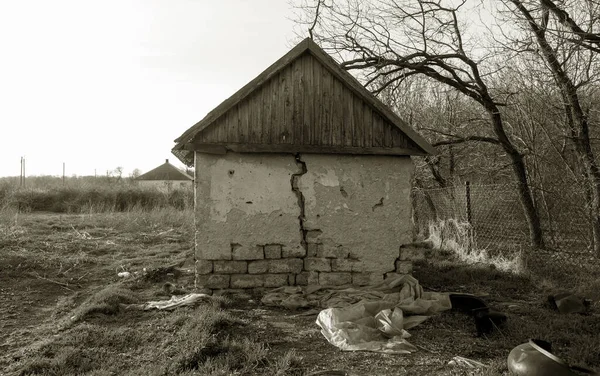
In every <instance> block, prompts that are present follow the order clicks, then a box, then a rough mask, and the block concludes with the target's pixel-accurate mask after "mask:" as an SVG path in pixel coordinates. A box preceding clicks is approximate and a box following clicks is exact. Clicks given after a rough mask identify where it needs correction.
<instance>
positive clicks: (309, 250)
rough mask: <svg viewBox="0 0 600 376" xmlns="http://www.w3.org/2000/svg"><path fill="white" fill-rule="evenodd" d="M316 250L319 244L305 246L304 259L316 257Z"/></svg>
mask: <svg viewBox="0 0 600 376" xmlns="http://www.w3.org/2000/svg"><path fill="white" fill-rule="evenodd" d="M318 248H319V244H316V243H308V244H306V257H317V250H318Z"/></svg>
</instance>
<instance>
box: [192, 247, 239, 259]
mask: <svg viewBox="0 0 600 376" xmlns="http://www.w3.org/2000/svg"><path fill="white" fill-rule="evenodd" d="M196 249H198V253H197V257H198V258H199V259H203V260H231V247H227V246H220V245H217V244H207V245H202V246H200V245H198V244H197V245H196Z"/></svg>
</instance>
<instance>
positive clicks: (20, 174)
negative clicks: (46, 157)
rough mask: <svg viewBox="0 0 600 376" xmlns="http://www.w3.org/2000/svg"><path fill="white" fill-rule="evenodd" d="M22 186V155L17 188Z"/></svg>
mask: <svg viewBox="0 0 600 376" xmlns="http://www.w3.org/2000/svg"><path fill="white" fill-rule="evenodd" d="M21 187H23V157H21V166H20V171H19V188H21Z"/></svg>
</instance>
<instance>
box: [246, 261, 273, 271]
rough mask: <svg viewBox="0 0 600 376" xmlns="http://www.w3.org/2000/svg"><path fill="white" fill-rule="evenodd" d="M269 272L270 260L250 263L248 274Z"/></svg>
mask: <svg viewBox="0 0 600 376" xmlns="http://www.w3.org/2000/svg"><path fill="white" fill-rule="evenodd" d="M268 271H269V261H268V260H257V261H249V262H248V273H250V274H264V273H266V272H268Z"/></svg>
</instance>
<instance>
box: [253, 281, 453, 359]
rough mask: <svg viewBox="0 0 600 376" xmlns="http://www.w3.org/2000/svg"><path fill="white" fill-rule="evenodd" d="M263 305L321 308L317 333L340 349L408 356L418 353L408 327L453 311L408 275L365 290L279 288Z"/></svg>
mask: <svg viewBox="0 0 600 376" xmlns="http://www.w3.org/2000/svg"><path fill="white" fill-rule="evenodd" d="M262 302H263V303H264V304H266V305H276V306H283V307H287V308H291V309H295V308H300V307H318V308H325V309H324V310H322V311H321V312H320V313H319V315H318V317H317V321H316V322H317V325H319V327H321V333H322V334H323V336H325V338H326V339H327V340H328V341H329V343H331V344H332V345H334V346H336V347H338V348H340V349H341V350H344V351H375V352H384V353H391V354H406V353H410V352H413V351H415V350H416V347H414V346H413V345H411V344H410V343H409V342H408V341H407V340H406V338H408V337H410V334H409V333H408V332H407V331H406V329H410V328H412V327H414V326H416V325H419V324H420V323H422V322H423V321H425V320H426V319H427V317H429V316H431V315H434V314H437V313H440V312H442V311H445V310H448V309H450V308H452V305H451V303H450V298H449V295H448V294H447V293H437V292H424V291H423V288H422V287H421V286H420V285H419V282H418V281H417V280H416V279H415V278H414V277H413V276H410V275H398V276H394V277H390V278H388V279H386V280H385V281H384V282H382V283H380V284H377V285H373V286H366V287H350V288H348V287H338V288H336V287H323V286H307V287H304V288H303V287H299V286H297V287H282V288H278V289H275V290H272V291H271V292H270V293H268V294H266V295H265V296H264V297H263V299H262Z"/></svg>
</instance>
